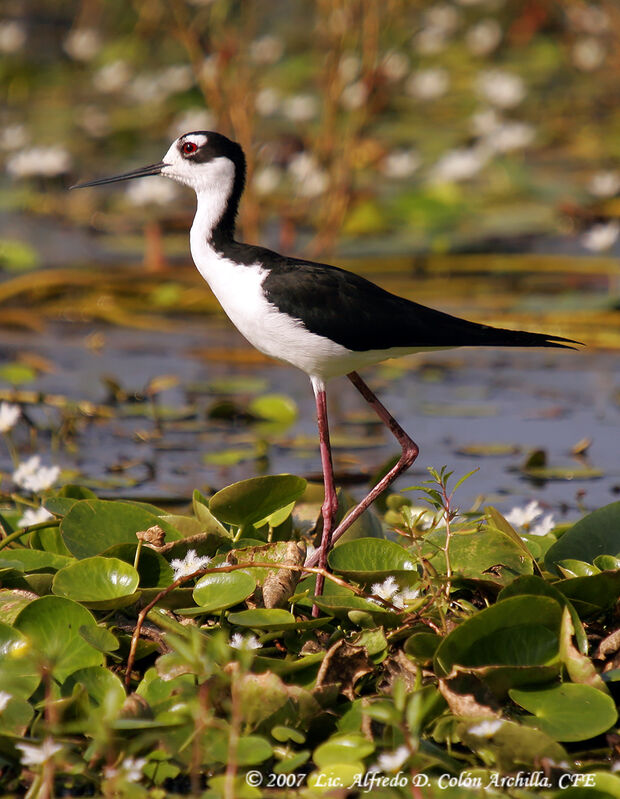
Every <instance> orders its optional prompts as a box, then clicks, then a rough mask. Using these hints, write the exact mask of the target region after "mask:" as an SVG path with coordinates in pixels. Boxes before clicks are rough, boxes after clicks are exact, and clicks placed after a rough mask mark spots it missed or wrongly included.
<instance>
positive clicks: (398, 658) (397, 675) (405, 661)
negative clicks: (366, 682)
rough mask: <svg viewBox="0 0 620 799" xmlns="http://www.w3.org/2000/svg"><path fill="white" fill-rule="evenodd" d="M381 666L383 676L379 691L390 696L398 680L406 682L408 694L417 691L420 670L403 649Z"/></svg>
mask: <svg viewBox="0 0 620 799" xmlns="http://www.w3.org/2000/svg"><path fill="white" fill-rule="evenodd" d="M381 665H382V668H383V676H382V677H381V680H380V682H379V684H378V686H377V688H378V690H379V691H381V692H382V693H384V694H389V693H390V692H391V690H392V687H393V685H394V682H395V681H396V680H397V679H401V680H403V681H404V683H405V687H406V689H407V693H410V692H412V691H414V690H415V686H416V678H417V674H418V669H417V666H416V664H415V663H414V662H413V661H412V660H410V659H409V658H408V657H407V655H405V653H404V652H403V651H402V649H398V650H397V651H396V654H395V655H390V656H389V657H387V658H386V659H385V660H384V661H383V663H382V664H381Z"/></svg>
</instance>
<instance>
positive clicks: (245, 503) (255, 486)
mask: <svg viewBox="0 0 620 799" xmlns="http://www.w3.org/2000/svg"><path fill="white" fill-rule="evenodd" d="M305 488H306V481H305V480H304V479H303V478H301V477H295V475H292V474H279V475H268V476H266V477H251V478H250V479H249V480H242V481H241V482H239V483H233V484H232V485H229V486H227V487H226V488H223V489H222V490H221V491H218V492H217V494H214V495H213V496H212V497H211V499H210V500H209V509H210V511H211V512H212V513H213V515H214V516H216V517H217V518H218V519H219V520H220V521H222V522H226V523H227V524H234V525H235V526H237V527H243V526H245V525H248V524H253V523H254V522H258V521H260V520H261V519H264V518H265V517H266V516H269V515H270V514H271V513H273V512H274V511H276V510H279V509H280V508H283V507H284V506H285V505H288V504H289V503H291V502H293V501H294V500H296V499H299V497H300V496H301V495H302V494H303V492H304V490H305Z"/></svg>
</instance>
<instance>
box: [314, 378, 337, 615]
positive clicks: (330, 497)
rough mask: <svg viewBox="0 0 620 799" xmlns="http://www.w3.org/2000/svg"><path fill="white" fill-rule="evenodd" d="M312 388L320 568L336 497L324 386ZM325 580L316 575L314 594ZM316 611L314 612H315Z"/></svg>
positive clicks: (325, 549)
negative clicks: (321, 493)
mask: <svg viewBox="0 0 620 799" xmlns="http://www.w3.org/2000/svg"><path fill="white" fill-rule="evenodd" d="M312 387H313V389H314V393H315V396H316V416H317V422H318V426H319V447H320V450H321V465H322V467H323V481H324V484H325V500H324V501H323V507H322V508H321V512H322V515H323V536H322V538H321V547H320V549H319V551H318V553H317V556H318V557H317V562H318V565H319V566H320V567H321V568H325V565H326V564H327V555H328V553H329V550H330V548H331V540H332V530H333V529H334V519H335V518H336V512H337V510H338V497H337V496H336V486H335V484H334V467H333V464H332V451H331V447H330V444H329V426H328V421H327V396H326V394H325V386H324V385H323V383H319V382H318V381H317V382H316V383H315V381H314V380H313V381H312ZM324 582H325V578H324V577H323V575H322V574H318V575H317V579H316V594H317V596H320V595H321V594H322V593H323V584H324ZM315 611H316V612H315ZM313 613H314V615H318V608H316V607H315V608H314V609H313Z"/></svg>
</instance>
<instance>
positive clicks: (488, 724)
mask: <svg viewBox="0 0 620 799" xmlns="http://www.w3.org/2000/svg"><path fill="white" fill-rule="evenodd" d="M503 724H504V722H503V721H502V720H501V719H495V720H492V721H491V720H489V719H485V720H484V721H480V722H478V724H474V726H473V727H470V728H469V729H468V730H467V732H468V733H469V734H470V735H475V736H476V737H477V738H492V737H493V736H494V735H495V733H496V732H497V731H498V730H499V728H500V727H501V726H502V725H503Z"/></svg>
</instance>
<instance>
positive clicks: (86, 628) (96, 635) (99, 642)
mask: <svg viewBox="0 0 620 799" xmlns="http://www.w3.org/2000/svg"><path fill="white" fill-rule="evenodd" d="M80 635H81V636H82V638H83V639H84V640H85V641H86V643H87V644H90V645H91V646H92V647H93V649H96V650H98V651H99V652H115V651H116V650H117V649H118V648H119V646H120V644H119V642H118V638H117V637H116V636H115V635H113V634H112V633H111V632H110V631H109V630H108V629H107V628H106V627H92V626H90V625H82V626H81V627H80Z"/></svg>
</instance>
